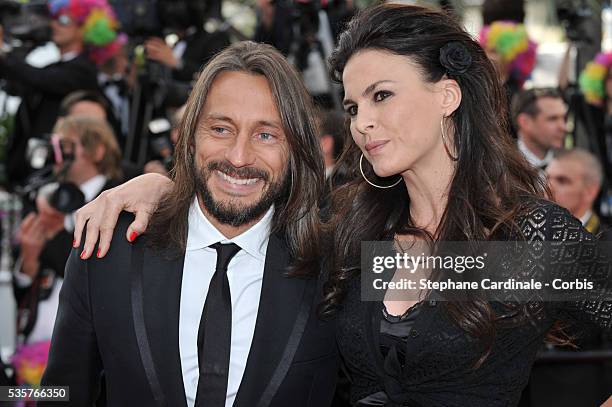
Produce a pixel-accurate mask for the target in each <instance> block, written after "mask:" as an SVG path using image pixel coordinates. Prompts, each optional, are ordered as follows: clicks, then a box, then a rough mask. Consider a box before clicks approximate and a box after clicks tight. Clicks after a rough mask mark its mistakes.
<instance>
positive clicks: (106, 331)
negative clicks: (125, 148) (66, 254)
mask: <svg viewBox="0 0 612 407" xmlns="http://www.w3.org/2000/svg"><path fill="white" fill-rule="evenodd" d="M314 118H315V115H314V114H313V110H312V106H311V104H310V98H309V97H308V94H307V92H306V90H305V88H304V86H303V85H302V83H301V81H300V78H299V75H298V74H297V72H296V71H295V70H294V69H293V68H292V67H291V66H290V65H289V63H288V62H287V61H286V60H285V59H284V58H283V57H282V55H281V54H280V53H279V52H278V51H276V50H274V49H273V48H272V47H270V46H267V45H261V44H255V43H252V42H244V43H238V44H235V45H233V46H231V47H229V48H227V49H226V50H225V51H223V52H222V53H220V54H219V55H217V56H216V57H215V58H214V59H213V60H212V61H211V62H210V63H209V64H208V65H207V66H206V68H205V69H204V71H203V72H202V74H201V75H200V77H199V79H198V82H197V84H196V86H195V88H194V90H193V92H192V94H191V96H190V99H189V102H188V104H187V107H186V111H185V114H184V117H183V119H182V122H181V127H180V130H179V138H178V142H177V145H176V165H175V167H174V170H173V173H172V177H173V180H174V183H173V185H172V187H171V188H170V189H169V192H168V193H167V194H166V195H165V196H164V197H163V199H162V201H161V202H160V204H159V205H158V206H157V209H156V211H155V213H154V214H153V216H152V218H151V223H150V225H149V228H148V230H147V233H146V234H143V235H142V236H141V237H140V238H138V239H137V240H135V238H136V235H137V233H136V232H134V231H131V232H130V235H131V236H130V241H131V243H130V242H127V241H123V242H122V244H120V245H116V246H113V249H112V250H111V251H110V252H108V254H107V255H106V257H105V258H104V259H102V260H99V259H92V260H88V261H80V260H79V253H80V257H81V258H84V257H88V255H89V254H90V253H87V250H86V249H85V250H83V247H81V248H79V249H78V251H77V250H76V249H75V250H73V252H72V254H71V257H70V259H69V261H68V264H67V268H66V280H65V282H64V287H63V293H62V298H61V301H60V310H59V313H58V317H57V320H56V325H55V331H54V335H53V340H52V345H51V352H50V357H49V364H48V367H47V370H46V372H45V375H44V378H43V385H63V386H70V404H71V405H78V406H81V405H91V404H92V403H93V402H95V400H96V399H97V398H98V396H99V395H98V393H99V384H100V376H101V374H102V372H104V377H105V380H106V398H107V400H108V404H109V405H153V404H156V405H157V404H162V405H169V406H178V405H189V406H194V405H195V406H202V405H203V406H222V405H225V406H232V405H234V406H256V405H266V406H279V407H280V406H287V405H294V406H295V405H297V406H313V407H315V406H323V405H328V404H329V403H330V400H331V398H332V396H333V390H334V387H335V378H336V371H337V354H336V350H335V341H334V340H335V337H334V330H333V329H332V328H333V325H331V323H330V322H322V321H320V320H319V319H317V316H316V312H315V305H316V304H317V303H318V298H317V295H316V293H317V292H319V290H317V284H318V279H317V276H318V271H319V266H318V261H319V260H318V257H319V246H318V240H319V230H318V211H317V208H318V207H317V199H318V197H319V195H320V192H321V188H322V184H323V160H322V157H321V153H320V150H319V147H318V133H317V128H316V124H315V122H314ZM130 222H131V219H130V216H129V215H127V214H122V215H121V216H120V219H119V224H118V227H117V228H116V229H115V233H117V234H125V233H128V225H129V224H130ZM118 240H123V239H117V241H118ZM98 257H100V253H99V252H98ZM294 277H300V278H294Z"/></svg>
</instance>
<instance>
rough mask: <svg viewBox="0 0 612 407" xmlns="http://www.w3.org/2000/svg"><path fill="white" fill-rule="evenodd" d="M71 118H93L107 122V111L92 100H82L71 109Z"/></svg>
mask: <svg viewBox="0 0 612 407" xmlns="http://www.w3.org/2000/svg"><path fill="white" fill-rule="evenodd" d="M68 114H69V115H70V116H82V117H92V118H95V119H100V120H106V111H105V110H104V108H103V107H102V106H101V105H100V104H99V103H96V102H93V101H91V100H82V101H80V102H77V103H75V104H74V106H72V107H71V108H70V111H69V112H68Z"/></svg>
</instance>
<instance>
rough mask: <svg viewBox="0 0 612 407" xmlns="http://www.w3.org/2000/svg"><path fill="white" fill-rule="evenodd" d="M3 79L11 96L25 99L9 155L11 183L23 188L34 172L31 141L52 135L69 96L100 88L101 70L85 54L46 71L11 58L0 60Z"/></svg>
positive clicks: (0, 75)
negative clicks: (28, 155) (29, 149)
mask: <svg viewBox="0 0 612 407" xmlns="http://www.w3.org/2000/svg"><path fill="white" fill-rule="evenodd" d="M0 78H3V79H5V80H6V81H7V82H8V83H9V84H10V85H11V87H10V93H12V94H15V95H18V96H20V97H21V104H20V105H19V109H18V110H17V114H16V116H15V127H14V130H13V133H12V135H11V138H10V139H9V146H8V153H7V171H8V175H9V180H10V182H11V184H12V185H18V184H19V185H20V184H22V183H23V182H24V180H25V179H26V177H27V176H28V175H30V174H31V173H32V171H33V170H32V168H31V167H30V166H29V164H28V163H26V159H25V153H26V149H27V145H28V140H29V139H30V138H32V137H43V136H44V135H45V134H47V133H50V132H51V130H52V129H53V126H54V125H55V121H56V120H57V115H58V112H59V107H60V104H61V102H62V99H63V98H64V97H65V96H66V95H68V94H70V93H71V92H74V91H77V90H96V89H97V88H98V82H97V81H98V79H97V69H96V67H95V65H94V64H93V63H92V62H91V61H90V60H89V58H88V57H87V55H86V54H85V53H81V54H79V55H78V56H77V57H75V58H73V59H71V60H69V61H60V62H56V63H53V64H51V65H48V66H46V67H44V68H36V67H33V66H31V65H28V64H27V63H25V62H24V61H23V60H22V59H20V58H18V57H15V56H13V55H8V56H6V57H2V58H0Z"/></svg>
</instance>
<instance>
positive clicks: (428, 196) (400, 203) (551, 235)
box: [77, 4, 612, 406]
mask: <svg viewBox="0 0 612 407" xmlns="http://www.w3.org/2000/svg"><path fill="white" fill-rule="evenodd" d="M331 67H332V72H333V75H334V77H335V79H336V80H338V81H340V82H341V83H342V84H343V86H344V90H345V97H344V108H345V111H346V113H347V116H348V118H349V119H348V120H349V121H350V132H351V136H352V140H353V141H352V142H349V143H348V144H347V146H346V148H345V151H344V153H343V155H342V157H341V158H340V162H339V164H338V171H342V173H343V174H348V176H349V179H352V181H350V182H348V183H347V184H345V185H343V186H341V187H339V188H337V189H336V190H335V191H334V192H333V194H332V204H331V217H330V220H329V223H328V224H327V225H326V226H327V230H328V232H329V234H330V236H331V237H333V246H332V247H330V248H329V250H328V251H329V256H328V258H327V261H326V264H327V265H328V266H329V267H328V273H329V276H328V279H327V283H326V284H325V287H324V291H325V292H324V295H325V296H324V302H323V303H322V304H321V313H322V314H323V315H324V316H331V315H334V316H336V317H337V318H338V344H339V348H340V351H341V353H342V356H343V358H344V361H345V365H346V368H347V369H346V371H347V373H348V375H349V378H350V380H351V385H352V386H351V387H352V389H351V401H352V403H354V404H356V405H359V406H382V405H385V406H399V405H408V406H511V405H516V404H517V403H518V399H519V397H520V394H521V390H522V389H523V387H524V386H525V384H526V383H527V379H528V377H529V371H530V369H531V366H532V364H533V361H534V359H535V355H536V352H537V350H538V348H539V347H540V346H541V344H542V343H543V341H544V340H545V339H546V338H547V339H549V340H552V341H556V342H559V341H563V340H564V339H565V338H564V336H563V335H562V333H561V332H560V331H559V330H558V329H557V328H558V324H557V323H558V321H562V320H566V319H569V318H574V319H583V320H588V321H591V322H594V323H597V324H599V325H600V326H603V327H607V328H609V327H610V326H611V325H612V319H611V318H610V315H609V314H610V311H609V303H606V302H603V301H602V300H601V299H595V300H593V301H588V302H587V301H583V302H558V303H546V302H542V301H540V302H537V301H531V302H524V303H514V304H505V303H502V302H491V301H486V300H484V299H482V298H479V297H477V296H474V297H473V298H468V299H466V300H463V301H436V300H435V299H433V297H430V296H429V293H424V296H423V297H422V298H421V299H420V300H412V301H410V300H407V299H401V300H397V299H394V300H393V301H392V300H388V301H387V300H381V301H372V302H365V301H362V298H361V292H362V288H363V287H362V280H361V275H362V273H364V272H365V271H364V270H361V263H360V256H361V243H362V242H364V241H380V240H389V241H398V242H400V241H408V242H426V243H428V244H431V245H432V246H434V247H435V246H436V244H437V243H438V242H448V241H512V240H521V241H525V242H531V243H533V242H545V241H550V242H553V243H558V244H569V245H572V246H573V247H577V246H578V247H579V248H583V249H587V250H592V252H591V253H594V251H595V250H596V247H595V246H596V245H595V242H594V240H593V237H592V236H591V235H590V234H589V233H588V232H586V231H585V230H584V229H583V228H582V226H581V224H580V222H579V221H578V220H576V219H574V218H573V217H572V216H571V215H569V213H568V212H567V211H565V210H563V209H561V208H560V207H558V206H555V205H554V204H552V203H549V202H548V201H546V200H545V199H544V198H545V196H546V188H545V186H544V185H543V184H542V181H541V180H540V178H539V177H538V175H537V172H536V171H535V170H534V169H533V168H531V167H530V166H529V165H528V164H527V162H526V161H525V160H524V159H523V158H522V157H521V155H520V153H519V152H518V150H517V148H516V146H515V145H514V143H513V141H512V138H511V137H510V135H508V134H507V133H506V132H505V129H506V128H507V126H506V125H505V123H504V122H503V121H504V120H505V118H506V117H507V116H506V106H505V99H504V93H503V91H502V89H501V85H500V83H499V81H498V79H497V76H496V73H495V71H494V68H493V66H492V64H491V62H490V61H489V60H488V59H487V57H486V54H485V52H484V51H483V50H482V48H481V47H480V46H479V45H478V43H477V42H475V41H474V40H473V39H472V38H471V37H470V36H469V35H468V34H467V33H466V32H465V30H464V29H463V28H462V27H461V25H460V24H459V23H458V22H457V21H455V20H454V19H453V18H451V17H450V16H448V15H447V14H444V13H441V12H437V11H432V10H430V9H427V8H421V7H415V6H406V5H389V4H387V5H380V6H376V7H373V8H369V9H367V10H365V11H363V12H361V13H360V14H359V15H358V16H356V17H355V18H354V19H353V20H352V21H351V22H350V24H349V25H348V27H347V29H346V30H345V31H344V32H343V33H342V35H341V36H340V39H339V45H338V47H337V49H336V51H335V52H334V54H333V55H332V58H331ZM137 189H139V188H134V189H133V190H130V191H128V192H126V190H127V189H126V188H123V189H122V190H120V192H118V193H116V196H115V197H114V198H112V197H111V199H107V200H106V201H103V202H102V203H100V204H99V206H98V207H97V208H94V207H91V206H90V207H89V208H88V209H86V210H84V211H81V213H80V219H79V222H80V225H81V226H82V224H83V222H84V221H85V220H86V219H88V218H90V217H91V216H93V214H94V213H95V211H96V210H100V208H105V207H107V208H108V207H114V208H118V207H126V206H128V209H131V210H134V209H138V208H135V207H134V204H133V203H134V202H135V201H139V199H136V200H135V199H134V196H135V195H136V196H137V195H138V193H137V191H136V190H137ZM149 190H150V187H149ZM126 196H129V198H126ZM140 201H142V200H140ZM126 202H131V204H126ZM115 210H116V209H115ZM110 212H112V210H111V211H110ZM137 218H138V216H137ZM145 218H146V216H144V217H140V218H139V219H138V220H137V221H136V223H135V224H134V225H133V226H132V227H133V228H134V229H135V230H138V231H139V232H142V230H143V229H144V228H145V227H146V222H147V220H146V219H145ZM97 222H98V224H99V220H98V221H97ZM91 233H93V235H91ZM128 233H129V231H128ZM77 234H78V236H77V241H78V240H79V239H80V231H79V232H77ZM97 236H98V234H97V231H96V230H95V228H88V236H87V241H88V244H89V243H91V244H93V242H95V240H97ZM105 240H106V241H103V242H101V251H102V254H104V253H105V251H106V249H107V248H108V239H105ZM77 243H78V242H77ZM398 244H399V243H398ZM88 252H89V253H91V251H89V250H88ZM562 260H563V259H562ZM565 260H566V261H568V259H567V258H565ZM569 262H570V263H572V262H574V263H576V262H577V260H576V257H571V258H570V259H569ZM576 267H582V265H580V264H576ZM585 267H586V268H582V270H590V269H589V268H588V264H586V266H585ZM604 271H605V272H604V273H600V274H598V278H599V280H600V282H601V281H603V282H604V284H607V285H606V287H608V288H609V280H610V275H609V266H608V268H607V269H605V270H604ZM505 272H506V273H508V274H509V275H510V276H515V277H519V275H520V270H515V269H513V268H512V267H511V265H510V266H506V269H505Z"/></svg>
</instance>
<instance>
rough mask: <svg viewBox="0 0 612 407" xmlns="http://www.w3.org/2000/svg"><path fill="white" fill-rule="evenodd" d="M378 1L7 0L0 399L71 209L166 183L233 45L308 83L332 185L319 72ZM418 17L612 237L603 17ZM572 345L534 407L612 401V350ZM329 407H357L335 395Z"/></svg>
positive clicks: (500, 2) (51, 272)
mask: <svg viewBox="0 0 612 407" xmlns="http://www.w3.org/2000/svg"><path fill="white" fill-rule="evenodd" d="M370 3H371V2H369V1H361V2H358V1H357V0H355V2H353V0H255V1H253V0H250V1H237V0H235V1H222V0H213V1H208V0H207V1H201V0H200V1H197V0H114V1H113V0H50V1H46V0H41V1H38V0H30V1H27V0H26V1H17V0H0V24H1V26H2V29H1V30H0V91H1V92H0V249H1V250H0V256H1V257H0V350H1V352H0V385H3V384H6V383H16V384H19V385H22V386H37V385H38V383H39V381H40V377H41V375H42V371H43V370H44V366H45V363H46V356H47V352H48V349H49V340H50V337H51V333H52V329H53V324H54V320H55V312H56V309H57V305H58V295H59V290H60V288H61V284H62V277H63V273H64V265H65V262H66V259H67V257H68V254H69V251H70V249H71V246H72V230H73V223H74V222H73V214H74V212H75V211H76V210H77V209H78V208H79V207H81V206H82V205H84V203H86V202H88V201H90V200H92V199H94V198H95V197H96V196H97V195H99V194H100V193H101V192H102V191H103V190H105V189H108V188H111V187H113V186H115V185H118V184H120V183H122V182H124V181H126V180H128V179H130V178H132V177H134V176H137V175H139V174H142V173H145V172H157V173H162V174H166V175H167V174H169V172H170V171H171V169H172V164H173V145H174V143H175V142H176V140H177V137H178V128H179V125H180V122H181V116H182V113H183V108H182V107H183V106H184V104H185V102H186V101H187V98H188V97H189V93H190V90H191V88H192V85H193V83H194V81H195V80H196V79H197V75H198V72H199V70H200V69H201V67H202V66H203V65H204V64H205V63H206V62H207V61H208V60H209V59H210V58H211V57H212V56H213V55H214V54H215V53H216V52H218V51H219V50H221V49H223V48H224V47H225V46H227V45H228V44H230V43H232V42H235V41H241V40H246V39H252V40H255V41H262V42H267V43H270V44H272V45H274V46H275V47H277V48H278V49H279V50H280V51H281V52H282V53H283V54H285V55H286V56H287V57H288V58H289V59H290V61H291V62H292V63H293V64H294V65H295V66H296V68H297V69H298V70H299V71H300V72H301V73H302V75H303V78H304V81H305V83H306V85H307V87H308V89H309V90H310V92H311V94H312V96H313V98H314V99H315V101H316V102H317V105H318V107H319V124H320V141H321V148H322V150H323V153H324V157H325V166H326V174H327V175H328V176H329V175H330V174H331V172H332V169H333V166H334V161H335V159H336V158H337V157H338V156H339V154H341V151H342V145H343V140H344V138H345V137H347V136H348V133H347V132H346V131H345V129H344V118H345V114H344V112H343V111H342V108H341V100H342V94H341V87H340V86H339V85H338V84H336V83H333V82H332V81H331V79H330V77H329V75H328V73H327V67H326V59H327V57H328V56H329V55H330V53H331V51H332V49H333V47H334V44H335V40H336V37H337V35H338V33H339V32H340V31H341V29H342V27H343V24H344V23H345V22H346V21H348V19H350V17H351V16H352V15H353V14H354V13H356V12H358V10H359V9H360V8H362V7H365V6H367V5H368V4H370ZM416 3H420V4H430V5H431V6H432V7H441V8H444V9H446V10H447V11H448V12H449V13H453V14H456V15H457V18H459V19H461V20H462V21H464V23H465V24H466V27H468V29H469V30H470V31H471V32H473V34H474V36H475V38H477V39H478V41H479V42H480V43H481V45H482V46H483V48H485V50H486V51H487V53H488V55H489V56H490V58H491V60H492V61H493V62H494V64H495V65H496V67H497V68H498V72H499V77H500V81H501V82H503V83H504V86H505V89H506V91H507V94H508V98H507V101H508V109H507V115H506V117H500V118H499V119H500V121H503V122H504V123H506V125H507V128H508V131H509V132H510V133H511V134H512V135H513V136H514V137H515V138H516V142H517V146H518V148H519V149H520V151H521V152H523V154H524V156H525V158H526V159H527V160H528V161H529V162H531V163H532V164H533V165H534V166H536V167H538V168H540V169H541V173H542V177H544V178H546V179H547V180H548V182H549V186H550V189H551V192H552V199H554V200H556V201H557V202H558V203H559V204H560V205H561V206H564V207H566V208H567V209H568V210H569V211H570V212H571V213H572V214H573V215H574V216H575V217H576V218H578V219H580V220H581V221H582V223H583V224H584V225H585V227H586V228H587V229H588V230H589V231H591V232H592V233H594V234H597V235H598V236H599V237H600V238H601V239H605V240H612V232H610V231H609V230H608V225H609V224H611V223H612V71H611V68H612V52H610V51H612V32H611V30H610V29H611V28H612V10H611V9H610V4H609V3H606V2H601V1H595V0H593V1H589V0H569V1H563V0H559V1H554V0H541V1H537V0H531V1H525V2H523V1H521V0H484V1H483V0H463V1H461V0H456V1H429V2H424V1H421V2H416ZM245 103H247V104H248V100H245ZM337 175H338V176H339V177H342V174H337ZM451 199H452V197H451ZM577 343H578V349H570V350H563V349H553V348H550V349H542V353H541V356H540V357H539V359H538V362H537V363H536V366H535V368H534V371H533V374H532V378H531V380H530V382H529V385H528V387H527V389H526V390H525V393H524V397H523V401H522V405H523V406H544V405H545V406H549V405H555V406H565V405H567V406H588V405H595V404H594V402H591V400H599V399H602V398H603V397H602V395H606V396H609V395H610V394H611V393H612V373H611V371H612V369H611V364H612V344H611V341H610V338H605V337H604V336H603V335H602V334H601V333H600V332H592V333H591V335H590V336H585V337H581V338H578V340H577ZM577 386H579V387H577ZM565 388H567V389H574V390H575V389H576V388H579V389H580V390H579V391H578V393H576V392H575V391H573V392H570V393H574V394H573V395H568V394H566V393H565V392H564V391H563V390H564V389H565ZM336 403H337V405H338V406H343V405H346V404H345V402H344V395H343V386H342V384H341V385H340V386H339V391H338V397H337V402H336Z"/></svg>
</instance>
